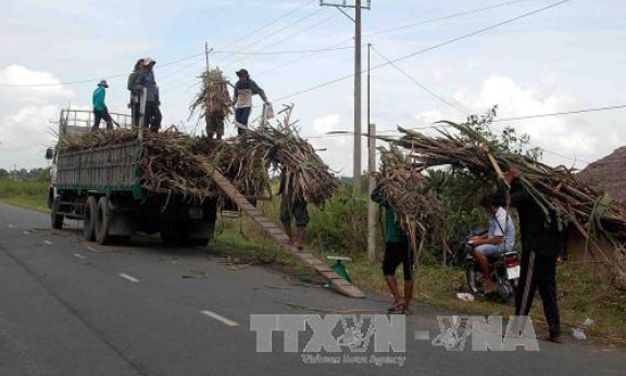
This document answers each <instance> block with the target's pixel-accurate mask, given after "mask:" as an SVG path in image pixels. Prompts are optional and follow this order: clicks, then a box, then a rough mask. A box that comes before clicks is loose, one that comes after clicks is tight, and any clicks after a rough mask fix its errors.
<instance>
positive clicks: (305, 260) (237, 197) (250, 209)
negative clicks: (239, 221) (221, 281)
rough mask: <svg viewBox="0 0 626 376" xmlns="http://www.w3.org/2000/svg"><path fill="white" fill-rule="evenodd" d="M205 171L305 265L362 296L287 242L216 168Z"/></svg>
mask: <svg viewBox="0 0 626 376" xmlns="http://www.w3.org/2000/svg"><path fill="white" fill-rule="evenodd" d="M205 167H206V169H207V171H210V172H211V176H212V178H213V181H215V184H217V186H218V187H220V189H221V190H222V191H223V192H224V193H226V195H227V196H228V197H230V199H231V200H233V202H234V203H236V204H237V206H239V209H241V210H243V211H245V212H246V213H248V215H249V216H250V217H251V218H252V220H254V221H255V222H256V223H257V224H258V225H259V226H261V227H262V228H263V230H265V232H266V233H268V234H269V235H270V236H271V237H272V238H273V239H274V240H276V242H278V244H280V245H281V246H282V247H283V248H285V249H286V250H288V251H289V252H291V253H292V254H294V255H295V256H297V257H298V258H299V259H300V261H302V262H303V263H304V264H305V265H307V266H309V267H311V268H313V269H314V270H315V271H317V272H318V273H319V274H320V275H322V276H323V277H324V278H326V279H327V280H328V281H329V282H330V284H331V285H332V286H333V287H334V288H335V289H337V290H338V291H339V292H341V293H342V294H344V295H347V296H350V297H352V298H364V297H365V295H364V294H363V293H362V292H361V290H359V289H358V288H356V287H354V286H353V285H352V284H351V283H350V282H348V281H347V280H345V279H344V278H343V277H341V276H340V275H339V274H337V273H335V271H334V270H333V269H331V268H330V266H328V265H327V264H326V263H324V262H322V261H320V260H319V259H318V258H317V257H315V256H313V255H312V254H311V253H309V252H306V251H299V250H298V249H297V248H296V247H293V246H291V245H290V244H289V237H288V236H287V234H285V232H284V231H283V230H282V229H281V228H280V227H278V226H276V224H274V223H273V222H272V221H270V220H269V219H268V218H267V217H265V216H264V215H263V214H261V213H260V212H259V211H258V210H257V208H256V207H254V206H253V205H252V204H251V203H250V202H249V201H248V199H247V198H246V197H245V196H243V195H242V194H241V193H239V191H238V190H237V189H236V188H235V187H234V186H233V185H232V184H231V183H230V181H229V180H228V179H226V178H225V177H224V176H223V175H222V174H221V173H220V172H219V171H218V170H217V169H216V168H214V167H213V166H210V165H205Z"/></svg>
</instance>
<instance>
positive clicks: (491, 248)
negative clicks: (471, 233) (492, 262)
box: [474, 244, 502, 256]
mask: <svg viewBox="0 0 626 376" xmlns="http://www.w3.org/2000/svg"><path fill="white" fill-rule="evenodd" d="M474 251H476V252H478V253H480V254H483V255H485V256H491V255H495V254H498V253H500V252H502V248H501V247H500V246H499V245H495V244H483V245H479V246H478V247H476V248H474Z"/></svg>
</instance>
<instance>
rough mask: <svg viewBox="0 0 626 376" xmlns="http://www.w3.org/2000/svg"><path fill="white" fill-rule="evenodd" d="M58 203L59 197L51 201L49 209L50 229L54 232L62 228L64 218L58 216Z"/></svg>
mask: <svg viewBox="0 0 626 376" xmlns="http://www.w3.org/2000/svg"><path fill="white" fill-rule="evenodd" d="M59 201H60V199H59V197H57V198H55V199H54V200H52V207H51V208H50V221H51V224H52V228H53V229H55V230H60V229H62V228H63V219H65V216H64V215H63V214H58V211H59Z"/></svg>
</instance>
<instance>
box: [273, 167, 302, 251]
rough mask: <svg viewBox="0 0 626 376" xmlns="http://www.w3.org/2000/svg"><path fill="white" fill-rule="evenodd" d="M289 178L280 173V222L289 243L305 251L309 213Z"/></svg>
mask: <svg viewBox="0 0 626 376" xmlns="http://www.w3.org/2000/svg"><path fill="white" fill-rule="evenodd" d="M292 183H293V182H292V179H288V178H287V174H285V172H284V171H283V172H281V173H280V187H279V190H278V193H279V194H280V221H281V223H282V224H283V228H284V229H285V233H286V234H287V236H288V237H289V243H291V244H292V245H295V246H296V247H297V248H298V249H299V250H303V249H304V247H305V245H306V226H307V225H308V224H309V212H308V210H307V202H306V201H305V200H304V198H302V197H297V195H296V192H295V190H296V187H295V184H292ZM292 218H293V220H294V222H296V236H295V241H294V236H293V233H292V231H291V222H292Z"/></svg>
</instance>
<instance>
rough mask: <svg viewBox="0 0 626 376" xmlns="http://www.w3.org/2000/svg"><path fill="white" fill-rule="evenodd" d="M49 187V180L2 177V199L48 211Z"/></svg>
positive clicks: (9, 202) (0, 195)
mask: <svg viewBox="0 0 626 376" xmlns="http://www.w3.org/2000/svg"><path fill="white" fill-rule="evenodd" d="M48 187H49V183H48V182H47V181H40V180H11V179H0V201H2V202H4V203H7V204H11V205H16V206H20V207H23V208H27V209H33V210H36V211H40V212H44V213H47V212H48Z"/></svg>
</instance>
